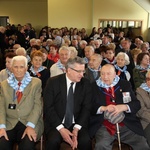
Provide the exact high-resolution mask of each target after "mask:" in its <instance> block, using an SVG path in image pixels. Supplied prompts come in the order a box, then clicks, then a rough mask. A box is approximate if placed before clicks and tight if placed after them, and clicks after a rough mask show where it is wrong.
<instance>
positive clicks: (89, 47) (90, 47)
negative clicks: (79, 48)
mask: <svg viewBox="0 0 150 150" xmlns="http://www.w3.org/2000/svg"><path fill="white" fill-rule="evenodd" d="M85 49H89V50H90V51H92V52H93V53H94V52H95V50H94V47H93V46H91V45H88V46H86V47H85Z"/></svg>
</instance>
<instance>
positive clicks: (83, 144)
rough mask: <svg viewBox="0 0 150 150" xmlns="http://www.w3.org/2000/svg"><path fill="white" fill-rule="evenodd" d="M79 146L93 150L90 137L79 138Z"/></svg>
mask: <svg viewBox="0 0 150 150" xmlns="http://www.w3.org/2000/svg"><path fill="white" fill-rule="evenodd" d="M78 147H79V149H87V150H91V149H92V141H91V139H90V138H88V137H81V138H80V139H79V140H78Z"/></svg>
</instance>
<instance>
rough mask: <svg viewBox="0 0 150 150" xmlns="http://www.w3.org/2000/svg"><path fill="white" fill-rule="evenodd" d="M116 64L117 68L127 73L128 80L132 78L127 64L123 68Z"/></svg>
mask: <svg viewBox="0 0 150 150" xmlns="http://www.w3.org/2000/svg"><path fill="white" fill-rule="evenodd" d="M114 66H115V68H116V69H117V70H119V71H120V72H124V73H125V75H126V78H127V80H128V81H129V80H130V78H131V76H130V73H129V72H128V71H127V66H124V67H123V69H121V68H120V67H119V66H118V65H114Z"/></svg>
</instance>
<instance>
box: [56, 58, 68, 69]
mask: <svg viewBox="0 0 150 150" xmlns="http://www.w3.org/2000/svg"><path fill="white" fill-rule="evenodd" d="M56 66H57V67H58V68H59V69H61V70H62V71H63V72H65V71H66V68H65V66H64V65H63V64H62V63H61V62H60V59H59V60H58V61H57V63H56Z"/></svg>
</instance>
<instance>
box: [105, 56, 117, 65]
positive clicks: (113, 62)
mask: <svg viewBox="0 0 150 150" xmlns="http://www.w3.org/2000/svg"><path fill="white" fill-rule="evenodd" d="M104 60H105V61H106V62H107V63H108V64H112V65H113V64H115V63H116V60H115V59H114V60H113V61H110V60H108V59H107V58H105V59H104Z"/></svg>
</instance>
